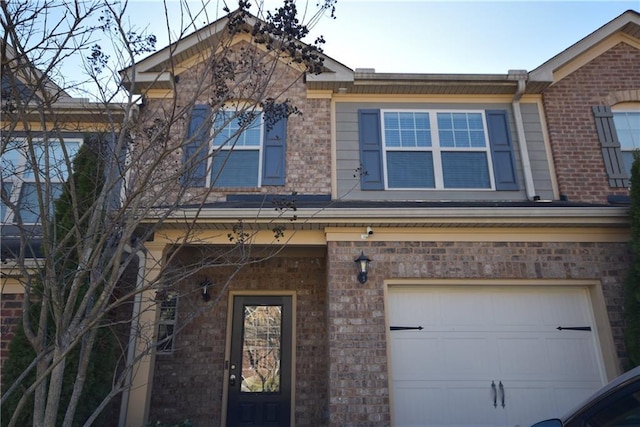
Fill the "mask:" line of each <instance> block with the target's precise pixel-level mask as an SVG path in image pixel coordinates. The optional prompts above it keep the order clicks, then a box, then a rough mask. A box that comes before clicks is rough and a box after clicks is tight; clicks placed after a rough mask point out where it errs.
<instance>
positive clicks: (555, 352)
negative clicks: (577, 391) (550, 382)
mask: <svg viewBox="0 0 640 427" xmlns="http://www.w3.org/2000/svg"><path fill="white" fill-rule="evenodd" d="M569 334H570V333H569ZM592 334H593V332H590V331H589V332H586V331H585V332H583V333H582V336H581V337H576V336H573V337H571V336H567V335H565V332H564V331H558V335H557V336H555V337H553V338H549V339H548V340H547V344H548V353H549V358H550V360H552V362H551V363H550V365H549V367H550V369H551V372H552V375H553V376H554V377H555V378H558V379H562V380H563V381H564V380H594V381H598V380H600V374H599V362H598V359H597V358H596V354H595V351H594V343H593V339H592Z"/></svg>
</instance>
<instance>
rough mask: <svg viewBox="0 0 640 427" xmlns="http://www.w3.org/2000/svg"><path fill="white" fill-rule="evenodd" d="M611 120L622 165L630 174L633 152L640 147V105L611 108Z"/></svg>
mask: <svg viewBox="0 0 640 427" xmlns="http://www.w3.org/2000/svg"><path fill="white" fill-rule="evenodd" d="M613 122H614V124H615V126H616V133H617V134H618V141H619V142H620V150H621V151H622V158H623V159H624V167H625V170H626V171H627V173H628V174H629V176H631V165H632V164H633V152H634V151H636V150H639V149H640V107H638V108H636V109H620V110H617V109H615V110H613Z"/></svg>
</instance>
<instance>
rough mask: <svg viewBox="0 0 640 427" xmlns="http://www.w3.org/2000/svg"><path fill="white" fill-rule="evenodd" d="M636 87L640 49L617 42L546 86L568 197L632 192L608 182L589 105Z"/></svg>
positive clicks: (594, 198)
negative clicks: (547, 87)
mask: <svg viewBox="0 0 640 427" xmlns="http://www.w3.org/2000/svg"><path fill="white" fill-rule="evenodd" d="M638 89H640V50H638V49H637V48H633V47H631V46H629V45H627V44H624V43H619V44H618V45H616V46H615V47H613V48H612V49H610V50H609V51H607V52H605V53H603V54H602V55H600V56H598V57H597V58H595V59H593V60H592V61H590V62H589V63H587V64H585V65H584V66H582V67H581V68H580V69H578V70H576V71H574V72H573V73H571V74H570V75H568V76H566V77H565V78H563V79H562V80H560V81H559V82H557V83H555V84H554V85H553V86H551V87H550V88H549V89H547V90H546V91H545V93H544V96H543V101H544V107H545V114H546V120H547V125H548V129H549V137H550V140H551V147H552V151H553V158H554V162H555V168H556V174H557V179H558V188H559V190H560V194H562V195H566V196H567V197H568V199H569V200H570V201H582V202H594V203H606V201H607V195H610V194H617V195H625V194H627V193H628V191H627V189H625V188H610V187H609V181H608V178H607V175H606V171H605V167H604V162H603V159H602V153H601V151H600V143H599V142H598V135H597V133H596V125H595V121H594V118H593V114H592V112H591V107H592V106H594V105H610V103H611V102H612V100H613V101H615V100H620V97H617V96H616V94H617V93H621V92H625V93H629V91H636V90H638ZM623 98H624V97H623ZM635 101H640V96H638V99H635Z"/></svg>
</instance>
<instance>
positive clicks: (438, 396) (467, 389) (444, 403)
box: [394, 380, 505, 427]
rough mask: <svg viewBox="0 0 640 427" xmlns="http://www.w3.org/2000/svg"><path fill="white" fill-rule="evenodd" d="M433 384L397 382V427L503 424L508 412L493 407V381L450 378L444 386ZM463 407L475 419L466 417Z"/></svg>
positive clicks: (395, 403) (395, 399) (395, 397)
mask: <svg viewBox="0 0 640 427" xmlns="http://www.w3.org/2000/svg"><path fill="white" fill-rule="evenodd" d="M430 383H431V382H425V381H401V382H400V383H399V384H398V385H397V391H396V393H394V407H395V408H396V411H395V420H394V421H395V425H396V426H398V427H401V426H406V427H417V426H448V425H451V423H452V422H453V423H455V425H460V426H463V425H469V426H494V425H497V424H502V421H503V420H504V417H505V414H504V413H500V412H499V411H497V410H496V408H494V407H493V398H492V395H491V381H488V380H484V381H477V382H472V383H465V384H461V383H456V381H449V382H447V383H446V384H443V385H442V386H441V387H433V386H429V384H430ZM423 390H424V392H423ZM416 393H421V396H422V397H423V398H421V399H420V401H419V402H417V401H416V400H415V395H416ZM411 402H414V403H413V404H411ZM461 406H464V408H465V411H470V412H472V413H473V414H474V419H473V422H470V421H469V420H468V419H467V418H466V417H465V416H464V411H461ZM461 412H462V414H461Z"/></svg>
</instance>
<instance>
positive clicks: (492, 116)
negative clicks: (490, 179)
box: [485, 110, 519, 191]
mask: <svg viewBox="0 0 640 427" xmlns="http://www.w3.org/2000/svg"><path fill="white" fill-rule="evenodd" d="M485 113H486V116H487V127H488V129H487V130H488V132H489V144H490V145H491V156H492V157H493V174H494V177H495V180H496V190H503V191H504V190H507V191H508V190H518V189H519V187H518V177H517V174H516V160H515V157H514V155H513V144H512V142H511V132H510V131H509V115H508V114H507V111H506V110H487V111H486V112H485Z"/></svg>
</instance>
